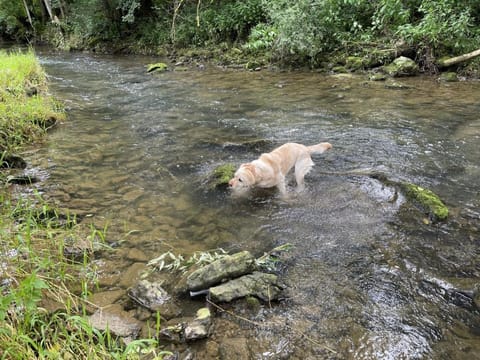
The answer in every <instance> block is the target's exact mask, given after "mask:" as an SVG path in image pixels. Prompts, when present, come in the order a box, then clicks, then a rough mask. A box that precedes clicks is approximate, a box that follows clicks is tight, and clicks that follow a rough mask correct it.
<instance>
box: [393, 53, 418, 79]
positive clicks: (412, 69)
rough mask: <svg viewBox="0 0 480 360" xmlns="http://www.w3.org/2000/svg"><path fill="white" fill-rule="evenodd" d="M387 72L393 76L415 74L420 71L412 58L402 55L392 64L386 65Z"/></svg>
mask: <svg viewBox="0 0 480 360" xmlns="http://www.w3.org/2000/svg"><path fill="white" fill-rule="evenodd" d="M384 70H385V72H386V73H387V74H388V75H390V76H393V77H399V76H413V75H416V74H417V73H418V72H419V68H418V65H417V64H416V63H415V61H413V60H412V59H409V58H407V57H405V56H400V57H398V58H396V59H395V60H393V62H392V63H391V64H390V65H387V66H384Z"/></svg>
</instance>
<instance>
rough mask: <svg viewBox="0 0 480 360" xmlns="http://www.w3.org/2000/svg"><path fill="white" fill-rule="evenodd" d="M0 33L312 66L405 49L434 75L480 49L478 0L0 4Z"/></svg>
mask: <svg viewBox="0 0 480 360" xmlns="http://www.w3.org/2000/svg"><path fill="white" fill-rule="evenodd" d="M25 4H26V5H25ZM47 4H48V6H47ZM47 8H50V9H51V10H50V11H47ZM0 33H1V34H2V35H3V37H5V38H15V39H17V40H26V39H32V38H34V37H35V36H36V38H43V39H44V38H47V39H48V40H49V41H50V42H52V43H54V44H56V45H57V46H60V47H64V48H67V49H76V48H80V49H82V48H87V49H98V50H102V49H104V50H108V49H109V50H122V51H137V52H138V51H140V52H147V51H157V52H161V51H162V49H172V48H190V47H212V48H213V47H216V48H218V45H221V46H224V45H225V44H226V45H228V46H227V48H228V47H230V46H232V45H233V46H236V47H237V48H239V45H244V46H243V47H241V48H242V49H243V50H244V51H246V52H250V53H254V54H256V55H257V56H267V57H269V58H271V59H276V60H279V61H284V62H293V63H295V64H304V63H308V64H311V65H313V66H316V65H318V64H320V63H322V61H323V60H324V59H325V58H326V57H328V56H331V54H332V53H335V52H338V51H346V52H348V53H350V54H351V53H355V52H362V51H365V50H364V49H365V48H367V49H372V51H374V49H377V48H380V49H385V48H392V49H393V50H394V51H397V52H398V51H408V52H409V53H410V54H411V55H412V56H414V57H416V59H415V60H416V61H417V62H419V63H420V65H422V66H423V68H424V69H426V70H432V71H433V70H435V59H437V58H439V57H441V56H444V55H458V54H460V53H462V52H468V51H472V50H475V48H476V47H478V44H479V43H480V2H478V1H476V0H460V1H455V0H408V1H404V0H373V1H372V0H298V1H288V0H241V1H240V0H222V1H220V0H210V1H201V0H68V1H51V0H43V1H39V0H26V1H25V2H23V1H15V2H12V1H9V0H0ZM400 45H402V46H400Z"/></svg>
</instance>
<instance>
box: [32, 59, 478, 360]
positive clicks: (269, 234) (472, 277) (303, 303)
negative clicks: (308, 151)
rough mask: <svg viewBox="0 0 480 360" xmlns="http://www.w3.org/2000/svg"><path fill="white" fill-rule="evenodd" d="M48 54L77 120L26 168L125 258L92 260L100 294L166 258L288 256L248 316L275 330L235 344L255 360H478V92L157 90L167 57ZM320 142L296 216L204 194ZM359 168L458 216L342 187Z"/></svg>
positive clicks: (277, 77)
mask: <svg viewBox="0 0 480 360" xmlns="http://www.w3.org/2000/svg"><path fill="white" fill-rule="evenodd" d="M38 56H39V58H40V60H41V64H42V66H43V67H44V68H45V70H46V72H47V73H48V75H49V81H50V91H51V93H52V94H53V95H54V96H55V97H57V98H58V99H59V100H61V101H62V102H64V104H65V105H66V107H67V108H68V120H67V121H66V122H65V123H64V124H61V125H60V126H58V127H57V128H56V129H55V130H53V131H51V132H50V134H49V136H48V139H47V141H46V143H45V145H44V146H43V147H42V148H41V149H39V150H38V151H36V152H34V153H32V154H31V155H30V157H29V158H28V159H27V160H28V162H29V164H30V167H31V168H32V169H41V170H38V171H39V173H40V174H41V175H42V181H41V183H40V184H39V185H38V186H39V190H40V191H41V192H44V193H45V194H46V196H47V197H49V198H51V199H52V200H54V201H56V202H57V204H58V205H59V206H60V207H61V208H68V209H70V210H71V211H72V212H76V213H78V214H81V215H82V216H83V217H84V218H85V221H91V222H92V224H94V226H96V227H98V228H99V229H106V239H107V242H109V243H115V244H116V245H115V246H116V251H115V252H114V254H113V255H109V256H105V258H100V259H96V260H95V262H96V266H97V271H98V276H99V286H100V288H99V290H102V291H106V290H109V289H118V288H124V289H126V287H128V286H130V285H131V284H130V283H129V279H128V278H129V277H130V275H131V273H132V271H133V269H134V268H138V266H141V265H142V264H143V265H144V264H145V263H146V262H148V260H150V259H152V258H155V257H157V256H159V255H160V254H162V253H163V252H165V251H168V250H172V251H173V252H175V253H179V254H187V255H188V254H192V253H193V252H195V251H204V250H209V249H216V248H222V249H225V250H226V251H228V252H236V251H240V250H249V251H251V252H252V253H253V254H255V255H256V256H260V255H262V254H263V253H264V252H265V251H268V250H270V249H272V248H273V247H275V246H279V245H282V244H284V243H291V244H293V245H294V248H293V249H292V250H291V251H290V253H289V254H288V261H287V262H286V263H285V264H283V265H282V266H283V270H282V275H281V276H282V280H283V282H284V283H285V285H286V287H287V289H286V294H287V296H286V299H285V300H283V301H281V302H279V303H274V304H265V306H263V307H262V308H261V309H260V310H258V311H257V312H254V313H249V314H247V315H248V316H249V318H250V320H252V322H253V321H254V322H257V323H258V322H261V323H262V324H264V325H265V326H262V327H258V326H254V325H252V324H253V323H246V322H242V321H239V322H240V323H241V324H240V325H239V328H238V329H236V331H238V332H237V333H236V334H233V335H232V334H231V332H229V331H225V332H224V333H225V336H242V337H244V338H245V339H247V340H246V341H247V344H248V348H249V351H250V358H252V359H392V360H393V359H467V358H468V359H475V358H480V311H479V308H478V307H477V304H480V300H478V299H477V302H476V303H475V302H474V300H473V298H474V297H475V295H476V296H478V290H479V289H478V287H479V286H480V280H479V276H480V265H479V264H480V236H479V235H480V230H479V229H480V181H479V179H480V115H479V114H480V82H473V81H472V82H455V83H442V82H438V81H436V79H435V78H430V77H428V78H423V77H415V78H403V79H396V82H398V83H401V84H402V85H404V86H403V88H402V89H398V88H390V87H387V86H386V84H385V82H371V81H368V80H367V77H366V76H365V77H364V76H354V77H351V76H344V75H343V76H331V75H325V74H320V73H315V72H274V71H268V70H264V71H259V72H247V71H235V70H227V69H223V68H220V67H215V66H212V65H208V64H205V66H202V67H192V68H190V69H188V70H187V71H169V72H165V73H159V74H148V73H146V65H147V64H149V63H153V62H158V59H154V58H149V57H142V56H104V55H91V54H79V53H51V52H48V51H39V52H38ZM323 141H328V142H330V143H332V145H333V148H332V150H331V151H329V152H326V153H324V154H322V155H315V156H314V157H313V160H314V162H315V164H316V165H315V167H314V168H313V169H312V171H311V172H310V173H309V174H308V175H307V177H306V190H305V192H303V193H301V194H295V195H292V196H291V197H289V198H288V199H287V200H285V199H282V198H280V197H279V196H278V194H277V193H275V192H273V193H269V194H263V195H262V194H261V195H258V196H254V195H252V196H250V197H247V198H243V199H237V198H232V197H231V196H230V195H229V194H228V192H223V191H207V190H205V188H204V187H203V181H204V180H203V179H205V177H206V176H208V174H209V173H210V172H211V171H212V170H213V169H214V168H215V167H216V166H218V165H221V164H223V163H225V162H233V163H235V164H237V165H239V164H241V163H243V162H247V161H251V160H254V159H256V158H257V157H258V156H259V155H260V154H261V153H262V152H269V151H271V150H272V149H273V148H275V147H276V146H279V145H281V144H283V143H285V142H299V143H303V144H306V145H312V144H316V143H319V142H323ZM356 169H376V170H381V171H382V172H383V173H385V174H388V176H389V177H390V178H391V179H395V180H398V181H408V182H412V183H415V184H418V185H420V186H423V187H425V188H428V189H430V190H432V191H434V192H435V193H436V194H438V195H439V196H440V197H441V198H442V200H443V201H444V202H445V203H446V204H447V205H448V207H449V209H450V215H449V218H448V219H447V221H445V222H440V223H432V222H430V221H427V219H426V216H425V215H423V214H422V213H421V212H420V211H418V210H417V209H416V208H414V207H412V206H409V205H408V204H406V203H405V201H404V199H403V198H402V196H401V195H398V194H396V193H395V191H394V190H393V189H392V188H389V187H388V186H385V185H384V184H382V183H381V182H379V181H377V180H375V179H372V178H369V177H365V176H354V175H338V174H337V175H335V173H338V172H348V171H351V170H356ZM292 185H293V184H292V183H290V186H289V190H290V191H292V192H293V186H292ZM139 264H140V265H139ZM132 267H133V268H132ZM203 305H204V302H202V301H201V300H199V301H192V302H191V303H189V304H188V309H190V312H191V313H194V312H195V310H196V309H197V308H198V307H200V306H203ZM188 309H187V310H186V312H187V313H188V311H189V310H188ZM244 315H245V314H244ZM247 315H245V316H247ZM219 326H220V325H219ZM239 334H240V335H239ZM200 349H201V348H200ZM197 355H198V358H202V352H201V350H199V353H198V354H197ZM203 358H206V357H203Z"/></svg>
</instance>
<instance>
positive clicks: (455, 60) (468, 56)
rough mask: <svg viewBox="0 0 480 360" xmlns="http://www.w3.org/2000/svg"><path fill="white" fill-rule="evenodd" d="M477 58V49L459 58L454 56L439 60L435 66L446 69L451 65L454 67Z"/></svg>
mask: <svg viewBox="0 0 480 360" xmlns="http://www.w3.org/2000/svg"><path fill="white" fill-rule="evenodd" d="M477 56H480V49H477V50H475V51H472V52H469V53H468V54H463V55H460V56H455V57H453V58H449V59H440V60H438V62H437V65H438V66H439V67H442V68H446V67H449V66H452V65H456V64H458V63H461V62H464V61H467V60H470V59H473V58H475V57H477Z"/></svg>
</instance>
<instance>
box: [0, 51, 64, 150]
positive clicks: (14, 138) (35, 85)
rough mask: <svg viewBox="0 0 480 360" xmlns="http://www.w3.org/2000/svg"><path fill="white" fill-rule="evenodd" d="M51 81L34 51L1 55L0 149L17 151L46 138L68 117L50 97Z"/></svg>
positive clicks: (1, 53) (3, 53)
mask: <svg viewBox="0 0 480 360" xmlns="http://www.w3.org/2000/svg"><path fill="white" fill-rule="evenodd" d="M46 91H47V78H46V74H45V72H44V71H43V69H42V68H41V67H40V65H39V63H38V61H37V59H36V58H35V55H34V54H33V52H32V51H28V52H25V53H20V52H18V53H7V52H0V150H1V151H2V152H12V151H17V150H18V149H19V147H21V146H23V145H25V144H31V143H33V142H36V141H39V140H41V139H42V138H43V136H44V134H45V131H46V129H47V128H49V127H51V126H53V125H54V124H55V123H56V122H57V121H59V120H63V119H64V118H65V115H64V113H63V111H62V110H61V107H60V106H59V104H58V103H57V102H56V101H55V100H54V99H53V98H51V97H49V96H47V94H46Z"/></svg>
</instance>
